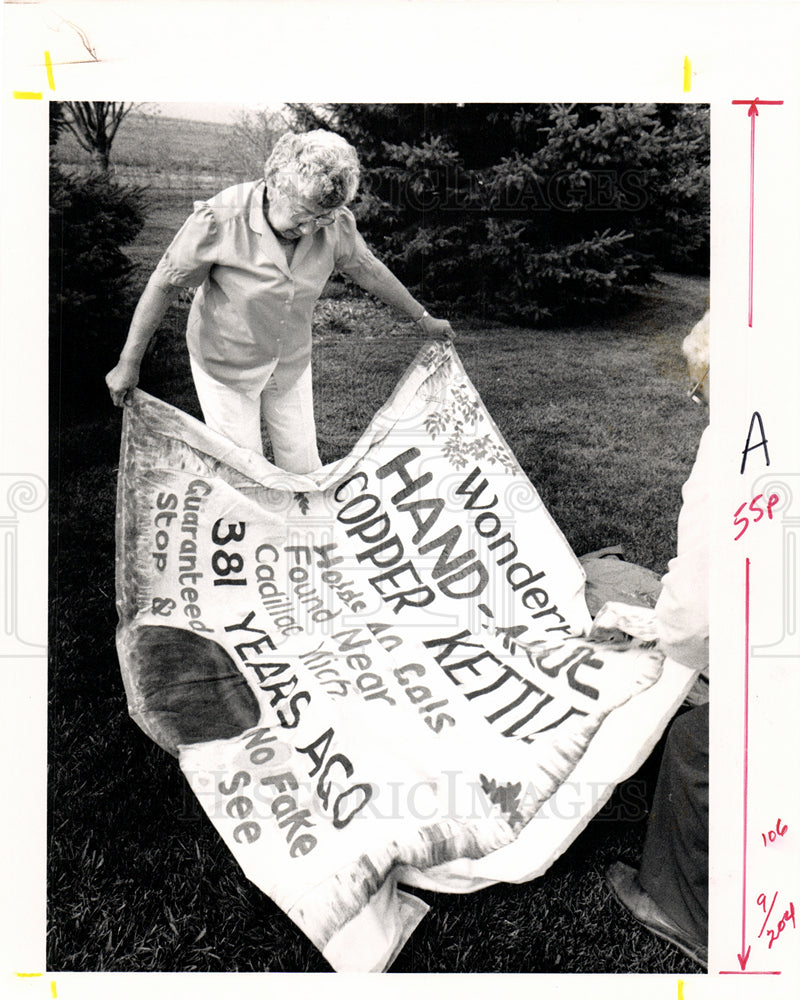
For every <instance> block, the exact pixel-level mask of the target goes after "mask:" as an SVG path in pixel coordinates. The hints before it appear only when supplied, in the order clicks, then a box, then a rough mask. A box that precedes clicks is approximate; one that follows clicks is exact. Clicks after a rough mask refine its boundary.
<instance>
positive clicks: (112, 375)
mask: <svg viewBox="0 0 800 1000" xmlns="http://www.w3.org/2000/svg"><path fill="white" fill-rule="evenodd" d="M138 384H139V366H138V365H137V364H135V363H133V362H130V361H119V362H118V363H117V366H116V368H112V369H111V371H110V372H109V373H108V375H106V385H107V386H108V391H109V392H110V393H111V399H112V401H113V403H114V406H125V405H126V404H127V403H129V402H130V393H131V391H132V390H133V389H135V388H136V386H137V385H138Z"/></svg>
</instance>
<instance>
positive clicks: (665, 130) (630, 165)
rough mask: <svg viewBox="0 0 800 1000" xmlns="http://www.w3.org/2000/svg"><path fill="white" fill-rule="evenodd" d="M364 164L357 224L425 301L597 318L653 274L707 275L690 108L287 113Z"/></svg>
mask: <svg viewBox="0 0 800 1000" xmlns="http://www.w3.org/2000/svg"><path fill="white" fill-rule="evenodd" d="M290 111H291V113H292V115H293V117H294V124H295V127H297V128H300V129H305V128H312V127H325V128H331V129H333V130H334V131H337V132H339V133H340V134H342V135H344V136H345V137H346V138H347V139H349V140H350V141H351V142H352V143H353V144H354V145H355V146H356V148H357V149H358V151H359V155H360V157H361V160H362V165H363V167H364V178H363V183H362V193H361V196H360V198H359V201H358V203H357V205H356V214H357V216H358V218H359V224H360V226H361V228H362V229H363V230H364V232H365V234H366V235H367V237H368V238H369V239H370V240H371V241H372V243H373V245H374V246H375V248H376V251H377V252H378V253H379V254H380V255H381V256H382V257H383V259H384V260H385V261H386V263H387V264H388V265H389V266H390V267H392V268H393V269H394V270H395V271H396V272H397V274H398V276H399V277H400V278H401V279H402V280H404V281H405V282H406V283H407V284H409V285H410V286H411V287H412V288H413V289H414V291H415V292H416V293H417V294H419V295H420V296H421V297H423V298H424V299H425V301H427V302H429V303H431V304H445V305H449V306H450V307H453V306H455V307H460V308H462V309H464V310H467V311H476V310H477V311H478V312H480V313H481V314H482V315H484V316H494V317H497V318H498V319H505V320H516V321H520V322H526V323H538V322H544V321H547V320H550V319H557V318H558V319H567V318H580V317H583V316H588V315H596V314H597V311H598V310H602V309H606V308H610V307H616V306H618V305H619V304H620V303H624V302H625V301H626V300H629V299H631V297H632V296H634V295H635V293H636V291H637V290H638V289H640V288H641V287H642V286H643V285H645V284H646V283H647V282H648V281H649V280H650V279H651V277H652V275H653V272H654V270H655V269H657V268H673V269H675V268H682V269H686V268H688V269H695V270H700V271H707V268H708V252H709V243H708V229H709V185H708V169H709V136H708V110H707V108H705V107H703V106H699V105H583V104H580V105H491V104H472V105H442V104H427V105H423V104H401V105H397V104H394V105H375V104H335V105H325V106H314V107H311V106H308V105H293V106H291V108H290Z"/></svg>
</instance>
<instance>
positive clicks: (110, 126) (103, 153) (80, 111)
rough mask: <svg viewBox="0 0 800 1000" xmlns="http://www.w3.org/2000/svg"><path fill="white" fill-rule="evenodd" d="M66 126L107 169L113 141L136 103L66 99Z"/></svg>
mask: <svg viewBox="0 0 800 1000" xmlns="http://www.w3.org/2000/svg"><path fill="white" fill-rule="evenodd" d="M64 106H65V107H66V109H67V114H66V115H65V121H66V126H67V128H68V129H69V130H70V132H72V134H73V135H74V136H75V138H76V139H77V140H78V142H79V144H80V145H81V147H82V148H83V149H85V150H86V152H87V153H89V154H90V155H91V157H92V163H93V164H94V166H96V167H97V168H98V169H99V170H101V171H103V172H104V173H106V172H107V171H108V168H109V163H110V157H111V145H112V143H113V142H114V137H115V136H116V134H117V129H118V128H119V127H120V125H121V124H122V121H123V119H124V118H125V117H126V116H127V115H128V114H129V113H130V112H131V111H132V110H133V107H134V105H133V104H132V103H129V102H125V101H65V102H64Z"/></svg>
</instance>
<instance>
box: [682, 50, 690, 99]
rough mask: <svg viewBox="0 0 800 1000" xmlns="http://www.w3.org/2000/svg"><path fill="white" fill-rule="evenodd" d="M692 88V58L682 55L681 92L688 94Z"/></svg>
mask: <svg viewBox="0 0 800 1000" xmlns="http://www.w3.org/2000/svg"><path fill="white" fill-rule="evenodd" d="M691 89H692V60H691V59H690V58H689V57H688V56H684V57H683V92H684V94H688V93H689V91H690V90H691Z"/></svg>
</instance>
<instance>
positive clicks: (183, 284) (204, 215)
mask: <svg viewBox="0 0 800 1000" xmlns="http://www.w3.org/2000/svg"><path fill="white" fill-rule="evenodd" d="M216 244H217V222H216V219H215V218H214V212H213V211H212V209H211V207H210V206H209V205H208V204H206V202H203V201H196V202H195V203H194V211H193V212H192V214H191V215H190V216H189V218H188V219H187V220H186V222H184V224H183V226H181V228H180V230H179V231H178V233H177V234H176V236H175V239H174V240H173V241H172V243H170V245H169V247H168V248H167V251H166V253H165V254H164V256H163V257H162V258H161V260H160V261H159V262H158V264H157V265H156V269H155V271H154V272H153V278H154V279H155V280H156V281H157V282H158V283H159V284H163V285H175V286H177V287H178V288H197V287H198V285H202V284H203V282H204V281H205V280H206V278H207V277H208V272H209V271H210V270H211V267H212V266H213V264H214V258H215V249H216Z"/></svg>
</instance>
